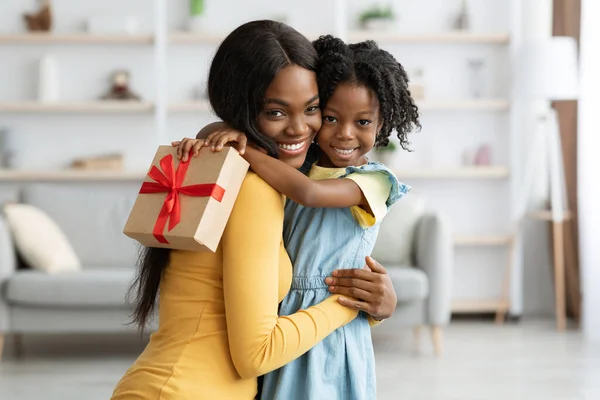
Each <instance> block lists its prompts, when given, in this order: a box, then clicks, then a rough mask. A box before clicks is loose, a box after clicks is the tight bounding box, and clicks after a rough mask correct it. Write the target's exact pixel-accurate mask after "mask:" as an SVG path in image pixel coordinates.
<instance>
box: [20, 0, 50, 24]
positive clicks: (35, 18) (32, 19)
mask: <svg viewBox="0 0 600 400" xmlns="http://www.w3.org/2000/svg"><path fill="white" fill-rule="evenodd" d="M23 19H24V20H25V23H26V24H27V29H28V30H29V31H30V32H48V31H50V30H51V29H52V8H51V7H50V0H42V2H41V8H40V10H39V11H38V12H36V13H31V14H23Z"/></svg>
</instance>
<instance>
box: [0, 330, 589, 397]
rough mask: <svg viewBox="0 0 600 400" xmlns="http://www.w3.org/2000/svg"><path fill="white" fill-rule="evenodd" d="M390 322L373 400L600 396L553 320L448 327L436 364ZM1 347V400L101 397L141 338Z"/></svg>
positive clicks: (574, 335) (381, 336)
mask: <svg viewBox="0 0 600 400" xmlns="http://www.w3.org/2000/svg"><path fill="white" fill-rule="evenodd" d="M394 325H395V323H394V321H386V322H385V323H384V324H382V325H381V326H379V327H377V328H375V330H374V332H373V340H374V343H375V349H376V358H377V377H378V390H379V397H378V399H383V400H387V399H389V400H396V399H399V400H400V399H409V400H521V399H522V400H576V399H586V400H598V399H600V346H598V347H596V346H592V345H586V344H585V343H584V342H583V341H582V339H581V336H580V334H579V333H578V332H575V331H572V330H571V331H567V332H566V333H563V334H559V333H557V332H555V331H554V329H553V328H554V325H553V323H552V321H550V320H548V321H535V322H532V321H529V322H520V323H518V324H516V323H512V324H508V325H505V326H495V325H494V324H493V323H491V322H464V321H461V322H455V323H453V324H452V325H451V326H450V327H448V328H447V330H446V331H445V343H444V344H445V346H444V347H445V349H444V350H445V353H444V355H443V356H442V357H441V358H439V359H436V358H435V357H434V356H433V355H432V354H433V352H432V349H431V345H430V341H429V337H428V331H427V330H423V332H422V336H423V337H422V341H421V342H422V347H423V350H422V353H421V354H420V355H417V354H415V353H414V351H413V349H414V347H413V344H414V343H413V334H412V332H411V331H406V330H403V331H400V332H398V329H397V327H396V326H394ZM8 346H10V343H9V344H8ZM7 350H9V351H7V352H8V353H9V354H8V355H7V357H5V359H4V360H3V362H2V363H1V364H0V399H1V400H39V399H44V400H69V399H77V400H107V399H108V398H110V394H111V391H112V388H113V387H114V385H115V383H116V382H117V380H118V379H119V378H120V376H121V374H122V373H123V372H124V371H125V370H126V368H127V367H128V366H129V365H130V363H131V362H132V361H133V360H134V359H135V356H136V354H137V352H139V350H140V341H139V339H138V338H135V337H125V338H124V337H106V336H104V337H100V338H98V337H68V338H66V337H61V338H58V339H57V338H29V339H28V338H25V355H24V357H23V358H21V359H19V360H17V359H14V357H11V355H10V348H9V349H7ZM328 400H329V399H328Z"/></svg>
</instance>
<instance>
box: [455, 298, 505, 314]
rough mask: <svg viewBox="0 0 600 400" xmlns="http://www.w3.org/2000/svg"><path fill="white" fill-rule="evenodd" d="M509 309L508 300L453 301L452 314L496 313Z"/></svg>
mask: <svg viewBox="0 0 600 400" xmlns="http://www.w3.org/2000/svg"><path fill="white" fill-rule="evenodd" d="M508 307H509V303H508V300H504V299H457V300H452V306H451V309H452V312H455V313H463V314H469V313H495V312H496V311H498V310H506V309H508Z"/></svg>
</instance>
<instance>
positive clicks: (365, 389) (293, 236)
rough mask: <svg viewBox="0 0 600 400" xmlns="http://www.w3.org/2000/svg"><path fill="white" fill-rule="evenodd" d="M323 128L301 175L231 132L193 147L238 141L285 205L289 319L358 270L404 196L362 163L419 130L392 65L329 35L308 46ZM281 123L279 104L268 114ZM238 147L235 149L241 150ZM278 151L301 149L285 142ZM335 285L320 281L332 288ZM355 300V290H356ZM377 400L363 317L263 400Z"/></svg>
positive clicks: (284, 307)
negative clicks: (340, 273) (339, 276)
mask: <svg viewBox="0 0 600 400" xmlns="http://www.w3.org/2000/svg"><path fill="white" fill-rule="evenodd" d="M314 44H315V48H316V49H317V52H318V54H319V67H318V69H317V80H318V85H319V97H320V104H321V109H322V116H323V125H322V126H321V129H320V130H319V132H318V133H317V137H316V142H317V144H318V149H319V150H320V151H319V152H318V160H317V163H316V164H314V165H312V168H310V171H309V172H308V178H310V179H308V178H307V177H306V176H305V175H303V174H302V173H301V172H299V171H297V170H295V169H294V168H293V167H291V166H289V165H286V164H284V163H282V162H281V161H279V160H277V159H274V158H272V157H268V156H267V155H265V154H263V153H262V152H260V151H258V150H255V149H253V148H250V147H249V148H248V149H246V148H245V143H246V140H245V136H244V135H243V134H242V133H240V132H236V131H221V132H215V133H213V134H211V135H209V137H208V139H207V140H206V141H202V140H200V141H198V142H197V145H196V147H195V148H194V152H195V151H196V150H197V149H198V148H199V146H202V145H204V146H211V147H213V149H214V150H220V149H222V147H223V145H224V144H226V143H228V142H238V146H237V147H238V149H239V150H240V153H243V154H244V157H245V158H246V159H247V160H248V161H249V162H250V165H251V168H252V169H253V170H254V171H255V172H256V173H257V174H258V175H259V176H261V177H262V178H263V179H264V180H265V181H266V182H267V183H269V184H270V185H271V186H273V188H275V189H276V190H277V191H279V192H281V193H283V194H285V195H286V196H287V197H288V198H289V201H288V202H287V204H286V207H285V221H284V242H285V246H286V249H287V251H288V253H289V255H290V258H291V260H292V264H293V266H294V275H293V281H292V288H291V291H290V292H289V294H288V295H287V297H286V298H285V299H284V300H283V302H282V303H281V305H280V309H279V313H280V315H282V316H283V315H290V314H293V313H295V312H297V311H299V310H302V309H305V308H308V307H310V306H312V305H314V304H317V303H319V302H320V301H322V300H324V299H325V298H327V297H328V295H329V293H328V291H329V290H331V286H330V287H328V286H327V285H326V284H325V279H326V277H327V276H329V275H331V273H332V271H334V270H335V269H337V268H340V267H342V268H360V267H362V265H363V262H364V260H365V256H367V255H368V254H370V252H371V250H372V249H373V246H374V244H375V240H376V237H377V232H378V227H379V222H380V221H381V220H382V219H383V217H384V216H385V214H386V212H387V210H388V208H389V207H390V206H391V205H392V204H394V203H395V202H396V201H397V200H398V199H400V198H401V197H402V196H403V195H404V194H406V193H407V192H408V190H409V188H408V187H407V186H406V185H404V184H401V183H399V182H398V180H397V179H396V177H395V176H394V174H393V173H392V172H391V171H390V170H389V169H387V168H386V167H385V166H384V165H382V164H380V163H377V162H371V161H368V160H367V158H366V154H367V153H368V152H369V151H370V150H371V149H372V148H373V146H386V145H387V144H388V141H389V140H388V137H389V136H390V134H391V132H392V131H393V130H395V131H396V132H397V135H398V139H399V140H400V144H401V146H402V147H403V148H405V149H406V147H407V144H408V140H407V134H408V133H409V132H410V131H411V130H412V129H413V128H415V127H418V126H420V125H419V120H418V113H417V107H416V106H415V104H414V101H413V99H412V98H411V96H410V92H409V90H408V87H407V83H408V78H407V75H406V72H405V71H404V69H403V67H402V66H401V65H400V64H399V63H398V62H397V61H396V60H395V59H394V57H393V56H392V55H391V54H390V53H388V52H386V51H384V50H382V49H380V48H378V47H377V45H376V43H375V42H373V41H367V42H362V43H358V44H353V45H346V44H345V43H344V42H343V41H341V40H340V39H337V38H333V37H331V36H325V37H321V38H320V39H319V40H317V41H316V42H315V43H314ZM268 113H269V115H270V118H273V119H274V120H276V119H278V118H282V117H283V112H282V111H281V110H279V109H278V106H277V104H274V105H272V106H271V108H270V109H269V110H268ZM240 144H241V146H240ZM284 146H286V147H284V149H285V150H288V151H289V150H292V151H293V150H294V149H295V146H299V144H295V143H287V144H285V145H284ZM335 281H336V278H333V279H332V278H329V279H328V280H327V282H328V283H330V284H331V285H335V284H336V282H335ZM354 290H355V292H354V294H358V291H360V290H361V289H360V288H356V289H354ZM317 398H318V399H321V398H322V399H352V400H356V399H365V400H371V399H375V398H376V381H375V365H374V357H373V347H372V342H371V332H370V326H369V321H368V319H367V317H366V316H365V315H364V314H362V313H361V315H359V317H358V318H356V319H355V320H354V321H352V322H350V323H349V324H347V325H345V326H344V327H342V328H340V329H338V330H336V331H334V332H333V333H332V334H331V335H329V336H328V337H327V338H325V340H323V341H322V342H320V343H319V344H317V345H316V346H315V347H314V348H313V349H311V350H310V351H309V352H308V353H306V354H304V355H303V356H302V357H300V358H298V359H296V360H294V361H292V362H291V363H289V364H287V365H285V366H283V367H281V368H279V369H278V370H275V371H273V372H271V373H269V374H267V375H266V376H265V377H264V383H263V389H262V394H261V399H263V400H267V399H268V400H271V399H317Z"/></svg>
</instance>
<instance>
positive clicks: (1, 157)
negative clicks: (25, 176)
mask: <svg viewBox="0 0 600 400" xmlns="http://www.w3.org/2000/svg"><path fill="white" fill-rule="evenodd" d="M7 138H8V129H5V128H0V169H5V168H9V167H10V158H11V156H12V154H11V153H10V151H9V150H8V145H7V141H8V139H7Z"/></svg>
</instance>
